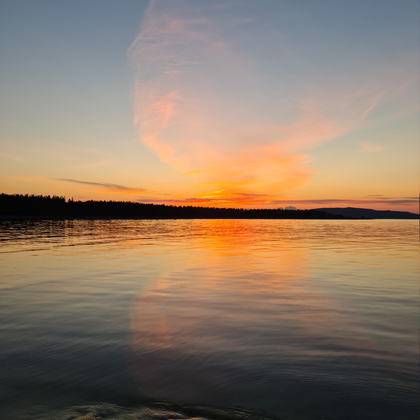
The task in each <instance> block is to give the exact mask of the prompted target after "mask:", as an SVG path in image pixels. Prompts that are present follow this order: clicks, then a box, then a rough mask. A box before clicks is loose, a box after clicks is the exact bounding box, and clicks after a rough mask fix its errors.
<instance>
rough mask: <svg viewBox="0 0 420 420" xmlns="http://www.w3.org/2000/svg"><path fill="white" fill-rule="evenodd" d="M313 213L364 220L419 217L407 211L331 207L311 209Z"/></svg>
mask: <svg viewBox="0 0 420 420" xmlns="http://www.w3.org/2000/svg"><path fill="white" fill-rule="evenodd" d="M313 210H315V211H323V212H326V213H330V214H334V215H338V214H341V215H343V216H344V217H355V218H362V217H364V218H365V219H418V218H419V215H418V214H415V213H410V212H408V211H392V210H372V209H360V208H357V207H345V208H341V207H331V208H319V209H313Z"/></svg>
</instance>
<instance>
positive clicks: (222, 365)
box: [0, 220, 419, 420]
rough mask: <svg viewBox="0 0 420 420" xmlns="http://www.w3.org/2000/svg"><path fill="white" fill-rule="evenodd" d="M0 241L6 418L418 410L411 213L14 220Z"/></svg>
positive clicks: (302, 416) (411, 415)
mask: <svg viewBox="0 0 420 420" xmlns="http://www.w3.org/2000/svg"><path fill="white" fill-rule="evenodd" d="M0 240H1V244H2V247H1V254H0V262H1V267H2V268H1V271H2V280H1V296H2V297H1V308H0V317H1V320H2V321H1V327H0V328H1V334H0V335H1V337H2V339H1V340H0V357H1V363H2V365H1V374H2V375H1V376H2V381H1V383H0V398H1V402H0V405H1V407H2V409H1V410H2V413H3V415H2V418H8V419H23V418H28V416H30V418H32V419H33V418H40V419H41V418H45V417H46V416H50V417H51V418H63V419H64V418H75V416H76V414H74V410H75V408H74V407H75V406H81V405H89V407H90V409H89V408H88V409H86V410H85V411H83V410H81V411H80V410H79V412H78V413H79V414H80V413H81V414H80V415H83V414H86V413H87V412H89V410H91V411H92V410H93V411H92V412H94V411H95V410H102V412H98V413H99V414H98V416H101V415H102V416H103V417H104V416H105V414H104V412H107V413H108V414H107V415H109V416H111V417H112V416H114V415H115V416H117V417H118V416H120V417H121V416H122V417H124V416H128V417H129V418H133V416H134V417H138V418H149V417H150V416H152V414H151V413H154V414H153V415H155V416H156V418H163V417H164V418H175V417H176V416H177V415H178V416H180V418H188V417H189V416H190V417H191V416H192V417H194V416H195V417H197V416H202V417H209V418H215V417H217V416H219V417H218V418H220V415H221V414H220V413H224V414H223V416H225V417H223V416H222V417H223V418H226V419H227V418H230V417H229V416H230V415H232V416H233V417H235V416H236V417H238V418H244V417H249V418H252V417H258V416H264V415H266V416H271V417H275V418H281V419H285V420H312V419H343V420H344V419H349V420H350V419H358V420H359V419H360V420H363V419H384V420H386V419H407V420H409V419H417V418H418V408H419V383H418V376H419V362H418V360H419V359H418V357H419V341H418V327H419V310H418V300H419V299H418V298H419V288H418V278H419V277H418V274H419V261H418V221H411V220H394V221H392V220H372V221H367V220H366V221H334V220H327V221H319V220H143V221H142V220H108V221H103V220H101V221H92V220H90V221H83V220H79V221H70V220H68V221H13V222H1V227H0ZM157 402H165V403H164V404H166V405H165V407H164V408H162V406H159V407H158V408H156V404H158V403H157ZM92 404H96V406H93V405H92ZM98 404H99V405H98ZM101 404H102V405H101ZM110 404H111V405H110ZM153 404H155V405H153ZM159 404H161V403H159ZM168 404H169V405H168ZM171 404H172V405H171ZM196 406H205V407H206V410H208V411H207V412H205V413H207V414H205V413H204V414H203V412H191V407H196ZM95 407H96V408H95ZM98 407H102V408H100V409H98ZM104 407H105V408H104ZM110 407H111V408H112V409H111V408H110ZM168 407H170V408H168ZM187 408H188V409H189V410H190V412H188V409H187ZM237 408H239V409H241V410H245V411H235V410H236V409H237ZM69 410H70V411H69ZM71 410H73V411H71ZM104 410H105V411H104ZM107 410H108V411H107ZM145 410H146V411H145ZM162 410H163V411H162ZM165 410H166V411H165ZM168 410H169V411H168ZM185 410H187V411H185ZM214 410H222V411H218V412H217V413H219V414H215V411H214ZM232 410H233V411H232ZM255 410H257V411H258V412H259V414H257V413H255ZM76 411H77V410H76ZM70 412H72V413H73V414H69V413H70ZM101 413H102V414H101ZM109 413H111V414H109ZM145 413H146V414H145ZM165 413H166V414H165ZM168 413H170V414H168ZM176 413H177V414H176ZM188 413H190V414H188ZM197 413H198V414H197ZM200 413H201V414H200ZM227 413H231V414H227ZM232 413H234V414H232ZM235 413H236V414H235ZM238 413H239V414H238ZM66 416H67V417H66ZM130 416H131V417H130ZM147 416H149V417H147ZM226 416H227V417H226ZM128 417H127V418H128ZM150 418H151V417H150Z"/></svg>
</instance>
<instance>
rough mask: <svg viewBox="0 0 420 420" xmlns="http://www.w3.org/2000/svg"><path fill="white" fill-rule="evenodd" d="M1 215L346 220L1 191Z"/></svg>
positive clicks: (299, 213)
mask: <svg viewBox="0 0 420 420" xmlns="http://www.w3.org/2000/svg"><path fill="white" fill-rule="evenodd" d="M0 216H3V217H4V216H20V217H32V216H36V217H37V218H39V217H45V218H48V217H53V218H66V219H67V218H68V219H71V218H76V219H77V218H82V219H83V218H87V219H346V218H345V217H344V216H342V215H332V214H329V213H326V212H320V211H315V210H277V209H275V210H272V209H230V208H217V207H194V206H168V205H165V204H145V203H133V202H130V201H93V200H89V201H74V200H73V199H69V200H66V198H65V197H61V196H55V195H54V196H50V195H47V196H44V195H33V194H32V195H28V194H26V195H22V194H12V195H11V194H1V195H0Z"/></svg>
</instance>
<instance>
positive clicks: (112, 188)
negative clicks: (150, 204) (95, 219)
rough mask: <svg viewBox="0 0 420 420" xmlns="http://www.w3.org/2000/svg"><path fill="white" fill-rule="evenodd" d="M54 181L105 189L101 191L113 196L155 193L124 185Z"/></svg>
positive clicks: (56, 179)
mask: <svg viewBox="0 0 420 420" xmlns="http://www.w3.org/2000/svg"><path fill="white" fill-rule="evenodd" d="M52 179H53V180H55V181H65V182H71V183H73V184H79V185H80V184H82V185H88V186H91V187H95V188H97V187H100V188H104V189H105V190H101V192H106V193H113V194H151V193H154V191H148V190H146V189H144V188H130V187H126V186H124V185H117V184H109V183H105V182H89V181H78V180H76V179H67V178H52Z"/></svg>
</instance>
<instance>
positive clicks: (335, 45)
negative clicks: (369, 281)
mask: <svg viewBox="0 0 420 420" xmlns="http://www.w3.org/2000/svg"><path fill="white" fill-rule="evenodd" d="M419 9H420V7H419V3H418V2H417V1H411V0H400V1H398V2H397V1H395V0H391V1H388V0H369V1H366V0H353V1H344V0H343V1H341V0H316V1H314V0H287V1H284V0H212V1H210V0H151V1H146V0H119V1H115V0H112V1H110V0H72V1H67V0H37V1H36V2H35V1H33V0H13V1H10V0H0V66H1V68H0V192H3V193H7V194H17V193H18V194H42V195H59V196H65V197H67V198H71V197H73V198H74V199H75V200H82V201H84V200H90V199H94V200H118V201H137V202H145V203H159V204H171V205H194V206H211V207H240V208H279V207H286V206H295V207H297V208H298V209H310V208H317V207H348V206H352V207H363V208H373V209H378V210H383V209H387V210H401V211H412V212H416V213H418V212H419V204H418V202H419V200H418V197H419V169H420V168H419V134H420V129H419V43H420V41H419V39H420V37H419V35H420V34H419V28H418V19H419Z"/></svg>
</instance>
